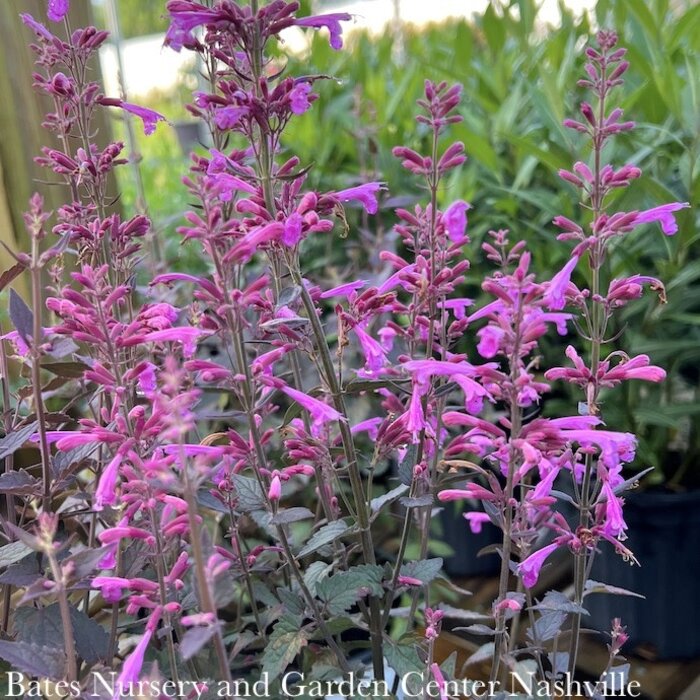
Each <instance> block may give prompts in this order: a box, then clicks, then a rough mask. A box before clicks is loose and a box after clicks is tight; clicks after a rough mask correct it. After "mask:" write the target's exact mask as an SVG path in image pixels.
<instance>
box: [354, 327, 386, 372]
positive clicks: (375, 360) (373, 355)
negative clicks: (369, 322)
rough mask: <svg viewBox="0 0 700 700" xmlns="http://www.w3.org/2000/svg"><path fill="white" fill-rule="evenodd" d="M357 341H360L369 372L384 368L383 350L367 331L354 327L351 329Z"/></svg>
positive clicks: (384, 355) (384, 354)
mask: <svg viewBox="0 0 700 700" xmlns="http://www.w3.org/2000/svg"><path fill="white" fill-rule="evenodd" d="M353 331H355V335H356V336H357V339H358V340H359V341H360V347H361V348H362V354H363V355H364V356H365V362H366V366H367V369H369V370H370V372H377V371H378V370H380V369H381V368H382V367H383V366H384V360H385V357H386V353H385V350H384V348H383V347H382V346H381V345H380V344H379V343H378V342H377V341H376V340H375V339H374V338H373V337H372V336H371V335H369V333H367V331H365V330H363V329H362V328H360V326H359V325H356V326H355V327H354V328H353Z"/></svg>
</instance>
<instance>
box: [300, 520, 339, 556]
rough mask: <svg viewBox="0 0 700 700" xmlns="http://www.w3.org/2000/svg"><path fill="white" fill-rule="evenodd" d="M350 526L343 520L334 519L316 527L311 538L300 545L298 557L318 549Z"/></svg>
mask: <svg viewBox="0 0 700 700" xmlns="http://www.w3.org/2000/svg"><path fill="white" fill-rule="evenodd" d="M349 529H350V526H349V525H348V524H347V523H346V522H345V521H344V520H334V521H333V522H332V523H328V524H327V525H324V526H323V527H322V528H320V529H318V530H317V531H316V532H315V533H314V534H313V536H312V537H311V539H310V540H309V541H308V542H307V543H306V545H305V546H304V547H302V549H301V551H300V552H299V556H300V557H305V556H307V555H309V554H312V553H313V552H315V551H316V550H318V549H320V548H321V547H323V546H324V545H327V544H330V543H331V542H333V541H334V540H336V539H337V538H338V537H341V536H342V535H344V534H345V533H346V532H347V531H348V530H349Z"/></svg>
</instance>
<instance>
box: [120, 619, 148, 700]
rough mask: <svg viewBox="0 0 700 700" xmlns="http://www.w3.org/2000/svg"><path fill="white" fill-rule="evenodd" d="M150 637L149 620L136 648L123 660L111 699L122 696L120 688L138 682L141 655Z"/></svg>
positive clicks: (143, 653)
mask: <svg viewBox="0 0 700 700" xmlns="http://www.w3.org/2000/svg"><path fill="white" fill-rule="evenodd" d="M158 617H160V616H158ZM151 619H153V618H151ZM151 637H153V629H152V628H151V623H150V620H149V623H148V625H147V626H146V631H145V632H144V634H143V637H141V639H140V640H139V643H138V644H137V645H136V648H135V649H134V650H133V651H132V652H131V654H129V656H128V657H127V659H126V661H124V665H123V666H122V671H121V673H120V674H119V676H118V677H117V682H116V683H115V690H114V695H113V697H112V700H119V699H120V698H121V697H123V695H122V692H121V689H122V688H129V687H130V684H131V683H134V684H135V683H138V680H139V676H140V675H141V667H142V666H143V657H144V656H145V654H146V649H147V648H148V645H149V644H150V642H151Z"/></svg>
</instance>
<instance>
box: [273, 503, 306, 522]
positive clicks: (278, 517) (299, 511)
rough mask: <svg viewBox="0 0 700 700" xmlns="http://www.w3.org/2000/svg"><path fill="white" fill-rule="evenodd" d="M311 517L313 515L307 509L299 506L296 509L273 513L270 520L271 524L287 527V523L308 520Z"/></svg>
mask: <svg viewBox="0 0 700 700" xmlns="http://www.w3.org/2000/svg"><path fill="white" fill-rule="evenodd" d="M313 517H314V514H313V513H312V512H311V511H310V510H309V509H308V508H302V507H301V506H298V507H296V508H282V509H281V510H278V511H277V513H275V515H274V517H273V518H272V524H273V525H288V524H289V523H296V522H299V521H300V520H308V519H309V518H313Z"/></svg>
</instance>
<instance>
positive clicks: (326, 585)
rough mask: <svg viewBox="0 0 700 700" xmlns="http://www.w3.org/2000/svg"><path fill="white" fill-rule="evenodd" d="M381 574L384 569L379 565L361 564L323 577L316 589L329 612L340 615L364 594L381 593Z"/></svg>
mask: <svg viewBox="0 0 700 700" xmlns="http://www.w3.org/2000/svg"><path fill="white" fill-rule="evenodd" d="M383 576H384V569H383V568H382V567H381V566H378V565H376V564H375V565H372V564H361V565H360V566H353V567H352V568H351V569H348V570H347V571H339V572H338V573H336V574H334V575H333V576H331V577H330V578H327V579H324V580H323V581H321V582H320V583H319V584H318V586H317V589H316V590H317V594H318V597H319V598H320V599H321V600H322V601H323V602H324V603H325V604H326V605H327V607H328V610H329V612H330V613H331V614H332V615H340V614H342V613H344V612H345V611H346V610H348V609H349V608H351V607H352V606H353V605H354V604H355V603H356V602H357V601H358V600H359V599H360V598H364V597H365V596H366V595H375V596H380V595H382V593H384V588H383V586H382V578H383Z"/></svg>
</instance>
